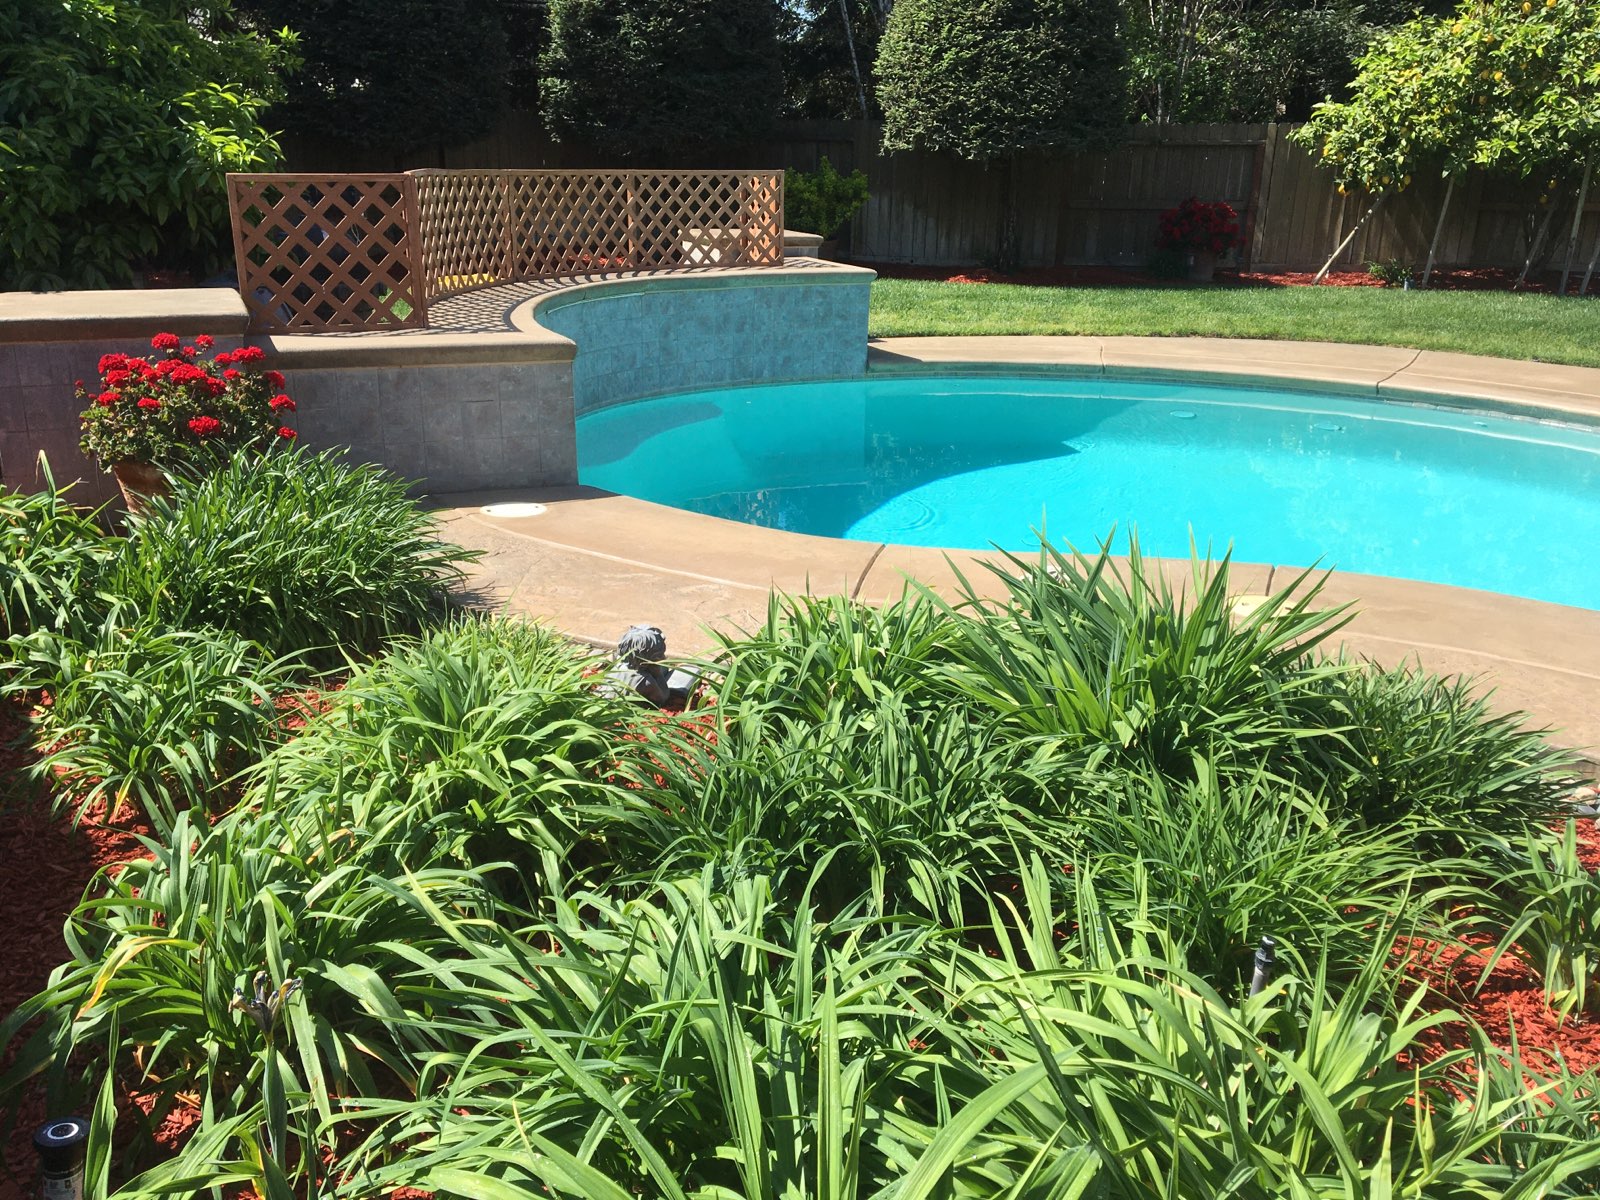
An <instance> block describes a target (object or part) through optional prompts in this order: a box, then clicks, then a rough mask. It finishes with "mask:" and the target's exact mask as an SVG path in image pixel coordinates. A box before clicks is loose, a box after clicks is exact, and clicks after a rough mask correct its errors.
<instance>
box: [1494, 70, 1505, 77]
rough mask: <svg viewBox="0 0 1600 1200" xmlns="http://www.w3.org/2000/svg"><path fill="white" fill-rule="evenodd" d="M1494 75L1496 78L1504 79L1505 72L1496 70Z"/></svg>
mask: <svg viewBox="0 0 1600 1200" xmlns="http://www.w3.org/2000/svg"><path fill="white" fill-rule="evenodd" d="M1494 77H1495V78H1496V79H1504V78H1505V77H1506V73H1505V72H1504V71H1496V72H1495V73H1494Z"/></svg>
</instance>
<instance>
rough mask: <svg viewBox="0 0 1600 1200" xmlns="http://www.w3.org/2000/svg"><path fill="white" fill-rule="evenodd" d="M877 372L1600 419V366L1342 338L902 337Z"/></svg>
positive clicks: (873, 354) (885, 352) (889, 342)
mask: <svg viewBox="0 0 1600 1200" xmlns="http://www.w3.org/2000/svg"><path fill="white" fill-rule="evenodd" d="M867 347H868V349H867V371H868V374H870V375H884V374H895V373H920V372H932V371H937V372H940V373H963V372H965V373H974V374H992V373H995V372H1002V371H1003V372H1015V371H1024V372H1027V371H1043V372H1047V373H1049V374H1055V375H1075V376H1079V377H1093V376H1099V375H1109V376H1116V377H1118V378H1121V379H1149V380H1177V379H1191V380H1193V379H1201V380H1205V381H1208V382H1212V383H1223V382H1225V383H1228V384H1230V385H1233V386H1239V387H1250V386H1260V387H1283V386H1301V387H1305V388H1307V389H1310V390H1314V391H1321V392H1333V393H1339V394H1345V395H1360V396H1377V397H1379V398H1381V399H1388V400H1395V401H1399V402H1405V403H1414V404H1436V405H1445V406H1449V407H1468V408H1471V407H1479V406H1483V407H1490V408H1496V409H1501V410H1503V411H1507V412H1513V413H1517V414H1520V415H1524V416H1532V417H1536V418H1540V419H1545V420H1568V421H1570V420H1578V421H1581V422H1583V423H1585V424H1588V423H1600V368H1595V367H1572V366H1565V365H1561V364H1556V363H1540V362H1527V361H1521V360H1513V359H1503V358H1487V357H1483V356H1479V355H1473V354H1453V353H1446V352H1444V351H1438V350H1411V349H1404V348H1399V347H1392V346H1362V345H1354V344H1349V343H1343V342H1285V341H1272V340H1266V339H1251V338H1188V337H1171V338H1160V337H1111V336H1106V337H1089V336H1074V337H1065V336H1062V337H1055V336H989V337H898V338H872V339H869V340H868V343H867Z"/></svg>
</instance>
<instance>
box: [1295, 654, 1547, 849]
mask: <svg viewBox="0 0 1600 1200" xmlns="http://www.w3.org/2000/svg"><path fill="white" fill-rule="evenodd" d="M1320 687H1321V688H1322V689H1325V692H1324V694H1323V695H1322V696H1321V697H1319V698H1317V699H1316V700H1314V701H1313V703H1312V708H1313V710H1320V711H1316V712H1315V715H1313V716H1311V717H1310V718H1309V719H1312V720H1315V721H1316V722H1317V723H1318V724H1320V725H1321V726H1322V727H1323V728H1325V729H1329V730H1332V731H1334V732H1335V736H1333V737H1329V738H1324V739H1318V740H1317V741H1316V742H1315V744H1314V745H1313V746H1310V747H1308V751H1309V752H1308V754H1307V755H1306V757H1305V760H1304V761H1303V762H1302V763H1301V764H1299V765H1297V766H1296V767H1295V768H1294V769H1295V770H1296V771H1297V772H1299V774H1300V778H1301V779H1302V780H1303V781H1305V782H1306V783H1307V784H1308V785H1309V784H1312V783H1317V784H1320V786H1322V787H1323V788H1324V789H1325V791H1324V794H1325V795H1326V796H1327V797H1328V798H1329V802H1330V805H1331V807H1332V808H1333V810H1334V812H1335V814H1336V815H1337V816H1339V817H1340V818H1341V819H1342V818H1345V817H1348V818H1352V819H1354V820H1355V821H1357V822H1358V823H1359V824H1361V825H1362V826H1364V827H1365V828H1368V829H1388V828H1393V827H1396V826H1400V827H1403V828H1405V829H1406V830H1407V832H1408V834H1409V836H1411V838H1412V839H1413V840H1414V841H1415V842H1416V843H1417V844H1418V845H1420V846H1421V847H1423V848H1425V849H1427V850H1429V851H1431V852H1435V853H1445V854H1459V853H1461V852H1463V851H1465V850H1467V849H1469V848H1471V847H1473V846H1475V845H1477V844H1478V843H1480V842H1482V841H1485V840H1488V841H1493V840H1495V839H1500V840H1502V841H1503V839H1506V838H1515V837H1516V836H1517V835H1518V834H1519V833H1520V832H1521V831H1522V830H1523V829H1525V828H1526V827H1527V825H1528V823H1529V822H1538V821H1542V820H1546V819H1548V818H1549V817H1550V816H1551V815H1553V814H1554V813H1555V812H1556V811H1557V810H1558V809H1559V807H1560V804H1561V801H1562V800H1563V798H1564V797H1565V796H1566V795H1567V794H1568V793H1570V792H1571V790H1572V788H1573V786H1574V784H1575V783H1576V779H1575V777H1574V776H1573V774H1572V765H1573V762H1574V759H1573V756H1572V755H1571V754H1570V753H1568V752H1566V751H1563V750H1560V749H1558V748H1556V747H1554V746H1552V745H1551V744H1550V743H1549V742H1547V741H1546V740H1545V738H1544V734H1545V732H1546V731H1545V730H1541V729H1531V728H1528V727H1527V726H1526V725H1525V723H1524V722H1525V720H1526V716H1525V714H1522V713H1495V712H1493V711H1492V710H1491V709H1490V706H1489V705H1490V697H1489V695H1488V694H1487V693H1486V692H1485V691H1484V690H1483V689H1482V688H1481V687H1480V686H1478V685H1477V684H1476V683H1475V682H1474V681H1473V680H1470V679H1461V678H1442V677H1440V676H1437V675H1431V674H1428V673H1427V672H1424V671H1419V670H1415V669H1412V668H1408V667H1399V668H1393V669H1389V670H1384V669H1381V668H1379V667H1376V666H1373V665H1371V664H1360V665H1358V666H1354V667H1353V669H1350V670H1346V671H1343V672H1341V673H1339V674H1337V675H1335V676H1330V677H1328V678H1327V679H1326V680H1325V681H1324V682H1323V684H1322V685H1320Z"/></svg>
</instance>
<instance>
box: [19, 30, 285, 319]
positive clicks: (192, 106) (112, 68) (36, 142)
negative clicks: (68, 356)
mask: <svg viewBox="0 0 1600 1200" xmlns="http://www.w3.org/2000/svg"><path fill="white" fill-rule="evenodd" d="M291 45H292V39H291V38H286V37H283V36H280V35H274V34H271V33H264V32H261V33H258V32H252V31H250V30H245V29H241V28H240V27H239V25H238V23H237V22H236V20H235V19H234V13H233V10H232V8H231V6H230V4H229V0H181V2H180V0H115V2H113V0H5V2H4V3H0V288H13V289H16V288H61V287H107V286H111V285H113V284H116V283H120V282H125V281H127V280H128V279H130V278H131V277H132V275H133V272H134V268H135V266H136V265H137V264H140V263H148V262H151V261H162V262H163V263H165V264H171V263H173V262H175V261H180V260H187V261H188V262H189V263H191V264H192V265H195V266H204V265H206V264H207V260H208V259H211V258H212V256H214V255H215V254H216V253H217V251H218V250H219V248H220V247H222V246H225V245H226V244H227V228H228V225H227V202H226V195H225V191H224V186H223V177H224V176H225V175H226V174H227V172H229V171H253V170H260V169H262V168H264V167H270V166H271V165H272V164H273V163H275V162H276V160H277V157H278V149H277V146H276V144H275V143H274V142H273V140H272V138H271V136H270V135H269V134H268V133H267V132H266V130H264V129H263V128H262V127H261V114H262V112H263V110H264V109H265V108H266V106H267V104H268V103H269V102H270V101H271V100H272V99H273V98H274V97H275V96H276V95H277V94H278V73H279V71H280V70H282V69H283V68H284V67H286V66H288V65H291V64H292V61H293V58H292V51H291ZM213 261H214V259H213Z"/></svg>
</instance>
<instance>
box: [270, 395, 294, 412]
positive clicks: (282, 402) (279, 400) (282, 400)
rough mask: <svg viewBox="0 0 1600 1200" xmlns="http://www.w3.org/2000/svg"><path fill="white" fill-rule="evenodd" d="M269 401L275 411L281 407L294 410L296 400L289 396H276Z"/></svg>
mask: <svg viewBox="0 0 1600 1200" xmlns="http://www.w3.org/2000/svg"><path fill="white" fill-rule="evenodd" d="M269 403H270V404H271V405H272V407H273V409H274V411H276V410H277V409H280V408H287V409H288V410H289V411H290V412H293V411H294V401H293V400H291V399H289V397H287V396H274V397H273V398H272V399H271V401H269Z"/></svg>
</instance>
